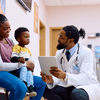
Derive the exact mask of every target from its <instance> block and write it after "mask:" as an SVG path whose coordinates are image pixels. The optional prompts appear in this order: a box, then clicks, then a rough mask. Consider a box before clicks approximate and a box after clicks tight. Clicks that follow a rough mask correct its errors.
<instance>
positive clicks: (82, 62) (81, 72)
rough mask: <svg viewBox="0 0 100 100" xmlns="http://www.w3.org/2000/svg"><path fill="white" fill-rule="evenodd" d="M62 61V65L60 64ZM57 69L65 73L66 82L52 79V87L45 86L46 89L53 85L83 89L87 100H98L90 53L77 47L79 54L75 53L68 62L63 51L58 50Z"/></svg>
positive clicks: (84, 48)
mask: <svg viewBox="0 0 100 100" xmlns="http://www.w3.org/2000/svg"><path fill="white" fill-rule="evenodd" d="M77 56H78V62H79V64H78V67H76V66H75V61H76V57H77ZM61 57H63V59H62V64H60V62H61ZM56 58H57V63H58V67H59V68H60V69H62V70H63V71H66V78H68V79H67V81H61V80H60V79H57V78H56V77H53V78H54V83H53V85H50V84H47V86H48V88H50V89H51V88H53V87H54V86H55V85H60V86H63V87H69V86H75V87H76V88H83V89H84V90H85V91H86V92H87V93H88V95H89V100H100V84H99V82H98V81H97V76H96V73H95V71H94V70H93V69H94V68H93V54H92V51H91V50H90V49H89V48H87V47H85V46H83V45H79V54H77V50H76V52H75V53H74V54H73V56H72V57H71V58H70V60H69V62H68V61H67V59H66V56H65V51H64V52H63V50H58V51H57V53H56Z"/></svg>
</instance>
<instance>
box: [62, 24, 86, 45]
mask: <svg viewBox="0 0 100 100" xmlns="http://www.w3.org/2000/svg"><path fill="white" fill-rule="evenodd" d="M63 30H64V31H65V32H66V36H67V38H68V39H72V38H73V39H74V43H77V42H78V40H79V37H82V39H83V38H85V34H86V33H85V31H84V29H82V28H81V29H80V30H79V31H78V29H77V27H75V26H73V25H70V26H65V27H63Z"/></svg>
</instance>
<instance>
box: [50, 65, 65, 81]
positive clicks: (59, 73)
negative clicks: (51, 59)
mask: <svg viewBox="0 0 100 100" xmlns="http://www.w3.org/2000/svg"><path fill="white" fill-rule="evenodd" d="M50 73H51V74H52V75H53V76H55V77H57V78H59V79H64V78H65V77H66V73H65V72H64V71H62V70H61V69H59V68H57V67H51V68H50Z"/></svg>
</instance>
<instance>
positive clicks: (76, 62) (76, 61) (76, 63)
mask: <svg viewBox="0 0 100 100" xmlns="http://www.w3.org/2000/svg"><path fill="white" fill-rule="evenodd" d="M64 51H65V49H64V50H63V51H62V54H63V53H64ZM78 54H79V43H78V49H77V57H76V60H75V65H76V67H78V64H79V62H78ZM63 59H64V58H63V57H61V59H60V64H61V65H62V60H63ZM61 67H62V66H61ZM62 69H63V67H62ZM65 72H66V71H65Z"/></svg>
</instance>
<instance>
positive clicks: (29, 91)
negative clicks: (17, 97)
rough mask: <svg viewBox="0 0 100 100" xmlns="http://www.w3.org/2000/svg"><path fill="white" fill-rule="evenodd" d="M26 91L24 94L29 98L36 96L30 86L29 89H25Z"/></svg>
mask: <svg viewBox="0 0 100 100" xmlns="http://www.w3.org/2000/svg"><path fill="white" fill-rule="evenodd" d="M27 89H28V91H27V93H26V95H27V96H29V97H34V96H36V95H37V93H36V92H35V91H34V87H33V86H32V85H30V86H29V87H27Z"/></svg>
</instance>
